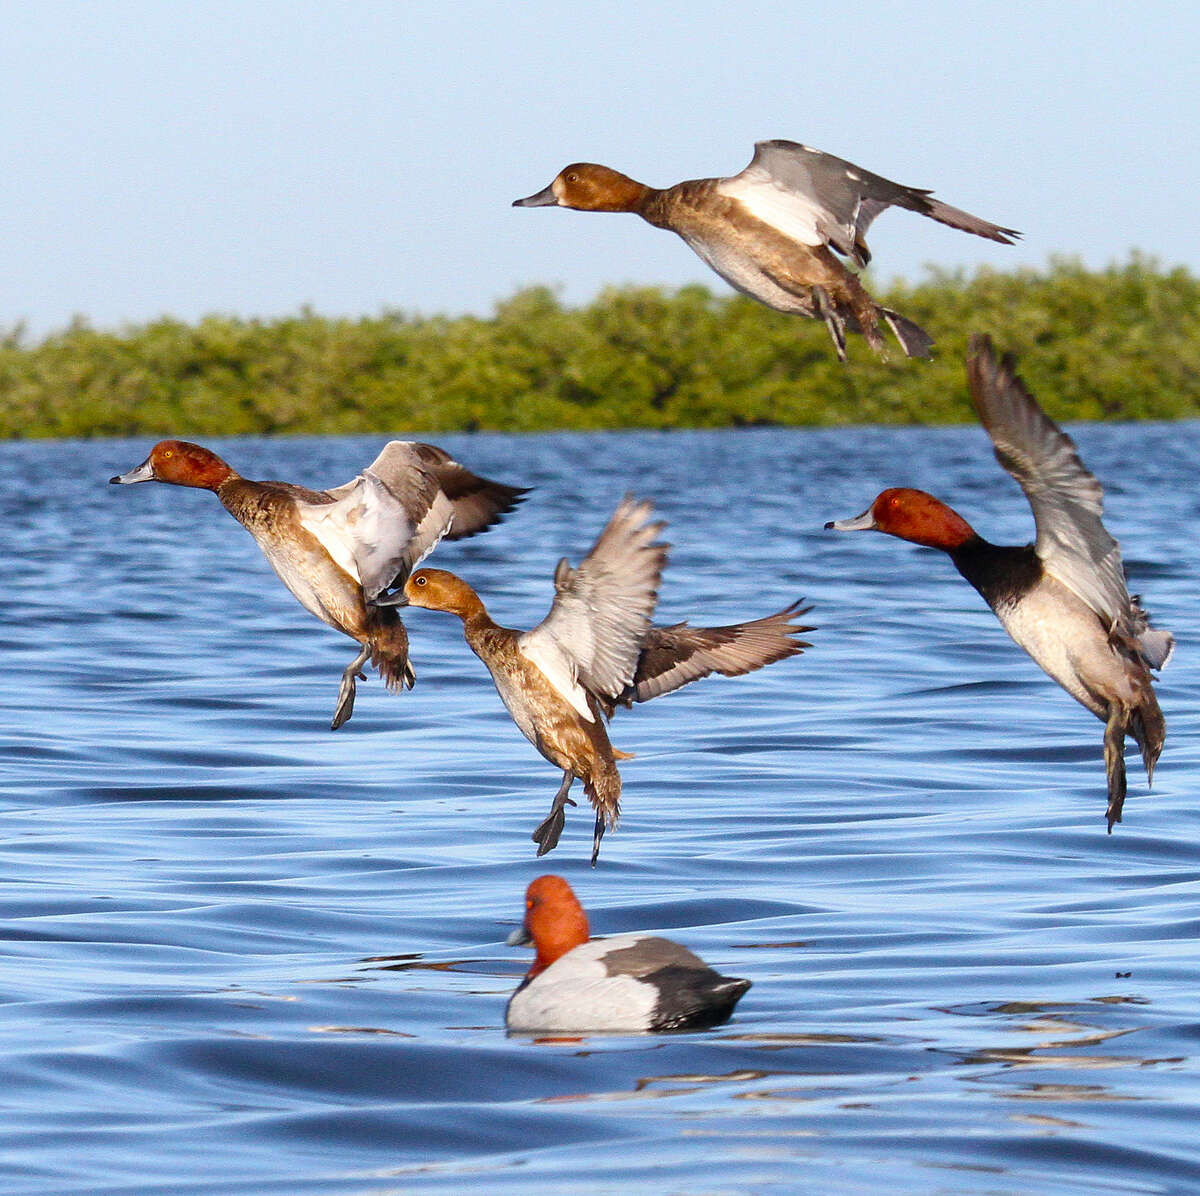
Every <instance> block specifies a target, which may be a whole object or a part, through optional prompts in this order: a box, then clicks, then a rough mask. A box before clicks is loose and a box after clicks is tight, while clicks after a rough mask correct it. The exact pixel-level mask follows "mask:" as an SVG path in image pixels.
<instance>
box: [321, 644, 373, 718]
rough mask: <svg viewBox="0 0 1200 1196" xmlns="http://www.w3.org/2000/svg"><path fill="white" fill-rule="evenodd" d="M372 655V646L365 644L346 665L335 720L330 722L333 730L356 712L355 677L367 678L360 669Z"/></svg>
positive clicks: (359, 678) (334, 712) (363, 679)
mask: <svg viewBox="0 0 1200 1196" xmlns="http://www.w3.org/2000/svg"><path fill="white" fill-rule="evenodd" d="M370 655H371V649H370V647H369V646H368V645H366V644H364V645H363V650H362V651H361V652H360V653H359V654H358V655H357V656H356V657H355V658H354V659H353V660H352V661H351V662H350V663H349V664H348V665H347V666H346V671H345V672H344V673H343V674H342V684H341V688H340V689H339V690H338V698H337V706H336V707H334V711H333V722H331V723H330V724H329V729H330V730H331V731H336V730H337V729H338V727H340V726H342V725H343V724H344V723H345V722H347V721H348V720H349V718H350V716H351V715H352V714H353V713H354V689H355V685H354V681H355V678H358V680H359V681H365V680H366V679H367V675H366V673H362V672H360V671H359V670H360V669H361V668H362V667H363V665H364V664H366V663H367V657H369V656H370Z"/></svg>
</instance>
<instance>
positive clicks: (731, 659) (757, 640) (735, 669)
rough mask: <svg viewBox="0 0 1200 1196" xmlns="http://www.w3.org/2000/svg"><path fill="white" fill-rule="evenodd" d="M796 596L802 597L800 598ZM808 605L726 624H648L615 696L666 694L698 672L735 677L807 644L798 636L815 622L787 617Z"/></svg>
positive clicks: (639, 698)
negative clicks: (628, 678) (629, 676)
mask: <svg viewBox="0 0 1200 1196" xmlns="http://www.w3.org/2000/svg"><path fill="white" fill-rule="evenodd" d="M801 601H802V600H801ZM811 609H812V608H811V607H808V606H801V604H800V602H793V603H792V604H791V605H790V606H786V607H784V609H783V610H781V611H778V612H777V613H776V614H773V615H767V617H766V618H764V619H754V620H752V621H750V622H747V623H733V624H730V625H729V626H727V627H691V626H689V625H688V624H687V623H676V624H674V626H671V627H651V628H650V629H649V630H648V631H647V632H646V635H645V636H644V637H643V640H642V651H641V654H640V656H639V657H638V663H637V670H636V672H635V673H634V677H633V681H632V682H631V683H630V684H629V685H628V686H626V688H625V690H624V691H623V692H622V693H621V694H620V696H619V698H618V699H617V701H618V702H624V703H625V704H627V705H630V704H632V703H634V702H648V701H649V700H650V699H651V698H657V697H659V696H660V695H661V694H667V693H671V692H672V691H673V690H676V689H679V688H681V687H682V686H684V685H688V684H690V683H691V682H693V681H699V680H700V678H701V677H707V676H709V675H710V674H712V673H720V674H721V675H722V676H724V677H740V676H741V675H742V674H743V673H752V672H753V671H754V670H755V669H761V668H762V667H763V666H764V665H768V664H774V663H775V661H777V660H784V659H786V658H787V657H789V656H798V655H799V654H800V653H801V652H803V651H804V649H805V648H810V647H812V645H811V644H809V643H808V642H807V641H806V640H802V639H800V638H799V637H800V636H801V635H802V634H803V633H804V632H806V631H815V630H816V628H815V627H810V626H807V625H804V624H800V623H795V622H793V620H794V619H797V618H799V617H800V616H801V615H803V614H807V613H808V611H809V610H811Z"/></svg>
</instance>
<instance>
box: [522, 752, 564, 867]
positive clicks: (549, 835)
mask: <svg viewBox="0 0 1200 1196" xmlns="http://www.w3.org/2000/svg"><path fill="white" fill-rule="evenodd" d="M574 780H575V774H574V773H571V772H564V773H563V779H562V784H561V785H559V787H558V792H557V793H556V794H555V795H554V801H553V803H552V804H551V806H550V813H549V814H547V815H546V817H545V819H543V821H542V822H541V823H540V824H539V825H538V828H537V830H535V831H534V832H533V834H532V835H530V836H529V837H530V838H531V839H532V840H533V841H534V842H535V843H536V844H537V845H538V849H537V854H538V859H541V857H542V856H544V855H545V854H546V852H548V851H553V850H554V849H555V848H556V847H557V846H558V838H559V836H560V835H561V834H562V832H563V827H564V826H565V825H566V821H567V814H566V811H565V810H564V809H563V807H564V806H573V805H574V804H575V803H574V802H573V801H572V800H571V799H570V798H569V797H568V796H567V794H568V793H569V792H570V790H571V785H572V783H573V782H574Z"/></svg>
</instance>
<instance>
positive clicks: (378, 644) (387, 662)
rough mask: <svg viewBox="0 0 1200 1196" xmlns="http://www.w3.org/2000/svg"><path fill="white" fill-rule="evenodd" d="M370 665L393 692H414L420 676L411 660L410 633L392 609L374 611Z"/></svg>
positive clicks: (379, 608) (375, 609) (373, 608)
mask: <svg viewBox="0 0 1200 1196" xmlns="http://www.w3.org/2000/svg"><path fill="white" fill-rule="evenodd" d="M370 609H371V612H372V618H371V638H370V641H369V642H370V645H371V663H372V664H373V665H374V666H375V667H376V668H377V669H378V670H379V675H380V677H382V678H383V681H384V684H385V685H386V686H387V687H388V689H390V690H392V691H393V692H395V691H397V690H405V689H412V687H413V686H414V685H415V684H416V682H417V675H416V673H414V672H413V667H412V665H411V664H410V663H409V660H408V632H407V631H406V630H405V629H404V624H403V623H402V622H401V621H400V619H399V617H398V616H397V614H396V612H395V610H394V609H392V608H391V607H386V606H385V607H372V608H370Z"/></svg>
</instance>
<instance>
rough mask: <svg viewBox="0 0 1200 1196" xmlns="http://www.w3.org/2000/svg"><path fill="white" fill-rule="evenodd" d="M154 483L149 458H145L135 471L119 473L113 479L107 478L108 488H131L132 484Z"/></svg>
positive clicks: (152, 467) (152, 468) (152, 469)
mask: <svg viewBox="0 0 1200 1196" xmlns="http://www.w3.org/2000/svg"><path fill="white" fill-rule="evenodd" d="M152 481H154V466H153V465H151V464H150V458H149V457H147V458H146V460H145V461H143V462H142V463H141V465H139V466H138V467H137V468H136V469H131V470H130V471H129V472H128V473H119V474H117V476H116V477H115V478H109V479H108V484H109V485H110V486H132V485H133V484H134V482H152Z"/></svg>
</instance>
